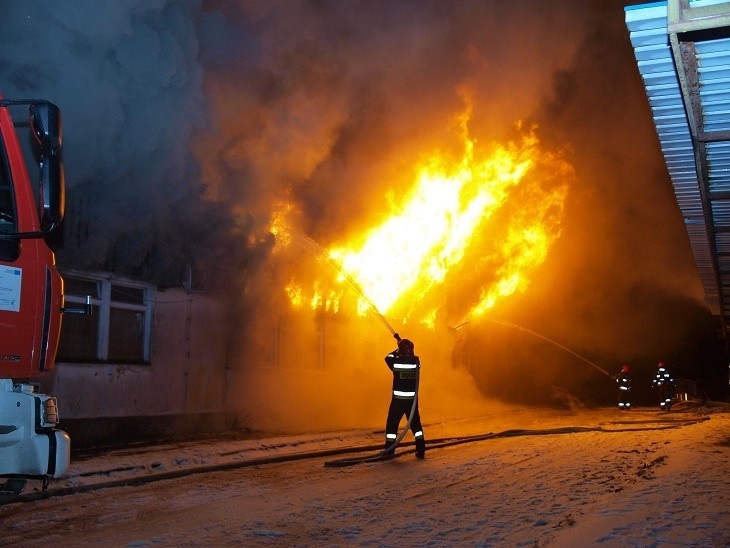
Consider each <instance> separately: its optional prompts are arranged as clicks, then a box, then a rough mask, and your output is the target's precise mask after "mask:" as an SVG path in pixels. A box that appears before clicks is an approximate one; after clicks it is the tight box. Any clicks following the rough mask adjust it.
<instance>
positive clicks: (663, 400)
mask: <svg viewBox="0 0 730 548" xmlns="http://www.w3.org/2000/svg"><path fill="white" fill-rule="evenodd" d="M651 384H652V387H654V388H656V389H658V390H659V408H660V409H662V410H663V411H666V412H667V413H669V410H670V409H671V408H672V391H673V389H674V379H673V378H672V375H671V374H670V373H669V370H668V369H667V367H666V366H665V365H664V362H659V363H658V364H657V369H656V375H655V376H654V379H653V380H652V381H651Z"/></svg>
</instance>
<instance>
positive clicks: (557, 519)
mask: <svg viewBox="0 0 730 548" xmlns="http://www.w3.org/2000/svg"><path fill="white" fill-rule="evenodd" d="M424 429H425V431H426V435H427V439H428V440H429V441H430V442H431V447H430V449H429V451H428V454H427V456H426V459H425V460H423V461H421V460H418V459H416V458H415V457H414V455H413V454H412V453H411V451H412V446H411V445H410V444H409V442H411V441H412V438H411V437H410V434H409V435H408V436H406V438H405V439H404V442H405V445H404V446H403V447H401V448H399V451H398V452H399V453H404V454H403V455H402V456H401V457H399V458H396V459H393V460H389V461H384V462H378V463H369V464H359V465H356V466H347V467H339V466H334V467H333V466H325V463H330V464H332V463H333V461H336V460H338V459H340V458H342V457H343V456H342V455H332V454H328V453H327V451H330V450H335V449H337V448H342V447H358V448H361V449H363V451H362V452H361V453H355V454H354V455H349V456H357V455H362V454H365V455H368V454H373V453H377V451H379V449H380V447H381V442H382V432H379V431H374V430H358V431H352V432H334V433H327V434H308V435H291V436H276V437H266V438H261V439H235V437H234V436H231V437H230V438H229V439H208V440H203V441H200V442H198V443H182V444H170V445H160V446H156V447H154V448H128V449H125V450H118V451H113V452H109V453H106V454H104V455H99V456H96V457H93V458H88V459H84V460H77V461H75V462H73V463H72V466H71V468H70V470H69V472H68V474H67V475H66V477H65V478H63V479H61V480H57V481H54V482H52V484H51V486H50V487H49V492H50V493H53V492H56V493H58V494H63V493H64V490H66V492H68V491H70V490H73V489H76V490H81V491H82V492H78V493H75V494H71V495H65V496H53V497H41V496H40V495H39V491H38V490H37V486H32V485H31V484H29V486H28V488H27V489H26V495H25V496H26V498H27V499H29V500H30V501H29V502H15V503H11V504H5V505H3V506H0V523H2V526H3V527H2V529H3V533H2V540H3V544H4V545H8V546H26V545H40V544H47V543H49V542H53V543H54V544H56V545H59V546H82V545H109V546H153V545H154V546H259V545H272V546H322V545H327V546H333V545H335V546H350V545H366V546H401V545H407V546H424V545H434V546H543V545H548V544H552V545H555V546H590V545H600V546H728V545H730V476H729V473H730V466H729V464H730V409H728V407H727V406H725V407H721V406H720V407H712V408H684V409H681V408H677V410H676V412H675V411H674V410H673V412H672V413H670V414H664V413H660V412H659V411H658V410H657V409H649V408H639V409H635V410H633V411H631V412H624V413H621V412H619V411H618V410H614V409H599V410H578V411H555V410H545V409H540V410H534V409H524V408H507V407H500V408H499V409H498V410H495V413H493V414H488V415H485V416H481V417H478V418H475V419H469V420H467V419H461V420H457V421H444V422H440V423H437V424H434V423H432V424H429V423H428V422H426V423H425V425H424ZM490 432H491V433H494V434H495V435H494V436H487V434H488V433H490ZM470 436H471V437H473V438H471V439H470V438H469V437H470ZM454 437H457V438H459V439H457V440H455V439H453V438H454ZM287 454H296V455H300V456H306V455H310V456H311V458H301V459H299V460H294V461H291V462H270V461H275V460H277V459H281V458H283V457H284V456H285V455H287ZM227 468H228V469H227ZM189 472H196V473H190V474H188V473H189ZM177 475H179V476H180V477H174V476H177ZM140 478H141V479H142V480H145V479H158V480H159V481H153V482H149V483H145V482H144V481H140ZM124 483H135V484H134V485H126V486H124V485H123V484H124ZM102 485H103V486H104V488H99V487H101V486H102ZM54 490H55V491H54ZM84 490H85V491H84ZM36 496H37V497H36ZM34 497H36V499H35V500H34Z"/></svg>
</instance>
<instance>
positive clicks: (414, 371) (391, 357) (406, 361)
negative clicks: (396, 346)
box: [385, 350, 421, 400]
mask: <svg viewBox="0 0 730 548" xmlns="http://www.w3.org/2000/svg"><path fill="white" fill-rule="evenodd" d="M385 363H387V364H388V368H389V369H390V370H391V371H392V372H393V397H394V398H396V399H400V400H412V399H413V398H414V397H415V396H416V390H417V385H418V374H419V370H420V369H421V361H420V360H419V359H418V356H401V354H400V351H398V350H393V352H391V353H390V354H388V355H387V356H385Z"/></svg>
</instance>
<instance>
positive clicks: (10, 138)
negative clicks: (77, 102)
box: [0, 97, 70, 492]
mask: <svg viewBox="0 0 730 548" xmlns="http://www.w3.org/2000/svg"><path fill="white" fill-rule="evenodd" d="M22 106H25V107H27V108H28V111H29V115H28V118H27V120H23V122H22V123H20V124H18V126H15V125H14V123H13V120H12V117H11V109H17V110H20V109H19V107H22ZM20 130H23V131H24V132H25V133H28V134H30V135H28V141H29V144H34V146H33V148H32V150H33V153H32V154H28V155H27V156H31V155H35V157H36V159H37V162H38V168H39V175H38V183H37V185H32V184H31V180H30V178H29V175H28V169H27V167H26V162H25V160H24V154H23V148H22V147H21V140H20V139H19V136H18V135H19V133H21V134H22V133H23V131H20ZM61 131H62V127H61V114H60V110H59V109H58V107H57V106H56V105H54V104H52V103H50V102H48V101H45V100H19V101H14V100H5V99H2V97H0V478H2V479H3V480H5V481H4V483H2V480H0V491H15V492H20V491H21V490H22V489H23V487H24V486H25V482H26V481H27V480H28V479H41V480H43V485H44V487H45V486H47V484H48V481H49V479H50V478H58V477H60V476H61V475H62V474H63V473H64V472H65V471H66V469H67V468H68V465H69V457H70V439H69V436H68V435H67V434H66V433H65V432H63V431H61V430H59V429H57V428H56V426H57V424H58V409H57V404H56V398H55V397H53V396H49V395H44V394H40V393H38V388H39V382H40V379H41V378H42V377H43V375H45V374H47V373H48V372H49V371H50V370H51V369H52V368H53V366H54V363H55V359H56V351H57V348H58V340H59V335H60V330H61V314H62V312H63V306H64V302H63V281H62V279H61V276H60V275H59V273H58V271H57V270H56V266H55V256H54V254H53V252H52V251H51V249H50V248H49V247H48V245H47V243H46V241H45V237H46V236H47V235H48V234H49V233H51V232H52V231H53V230H54V229H55V228H56V227H57V226H58V225H59V223H60V222H61V221H62V219H63V214H64V202H65V196H64V177H63V167H62V165H61V160H60V149H61V140H62V138H61ZM31 135H32V137H31ZM26 148H27V146H26ZM29 159H30V158H29Z"/></svg>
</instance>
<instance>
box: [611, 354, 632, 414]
mask: <svg viewBox="0 0 730 548" xmlns="http://www.w3.org/2000/svg"><path fill="white" fill-rule="evenodd" d="M611 378H612V379H613V380H615V381H616V384H617V385H618V408H619V409H621V410H629V409H631V368H630V367H629V365H628V364H626V363H625V364H623V365H622V366H621V371H619V372H618V373H617V374H616V375H613V377H611Z"/></svg>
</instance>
